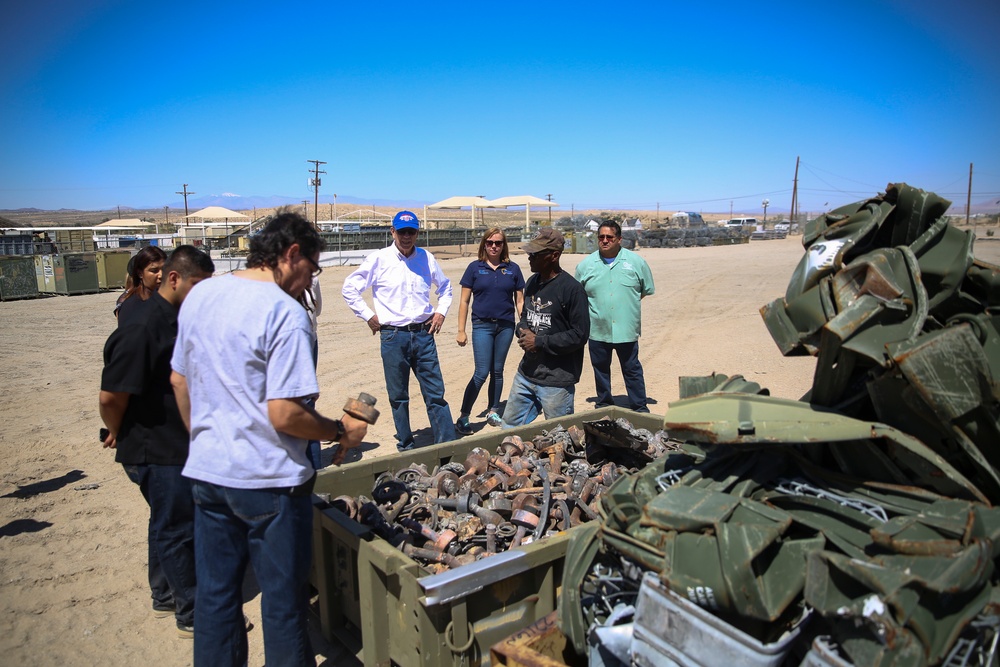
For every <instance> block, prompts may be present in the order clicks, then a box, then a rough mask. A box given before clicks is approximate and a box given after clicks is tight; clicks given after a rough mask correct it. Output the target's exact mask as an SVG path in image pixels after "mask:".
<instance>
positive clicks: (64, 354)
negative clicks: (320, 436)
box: [0, 237, 1000, 666]
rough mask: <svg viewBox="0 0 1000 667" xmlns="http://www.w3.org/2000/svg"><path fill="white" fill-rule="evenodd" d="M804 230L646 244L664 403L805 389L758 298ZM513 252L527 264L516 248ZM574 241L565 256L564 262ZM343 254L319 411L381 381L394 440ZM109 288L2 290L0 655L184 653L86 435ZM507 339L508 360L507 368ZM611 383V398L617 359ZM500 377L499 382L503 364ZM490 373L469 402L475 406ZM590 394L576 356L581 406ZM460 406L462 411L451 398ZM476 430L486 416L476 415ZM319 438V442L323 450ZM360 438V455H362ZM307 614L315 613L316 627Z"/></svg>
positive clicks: (142, 518) (327, 316)
mask: <svg viewBox="0 0 1000 667" xmlns="http://www.w3.org/2000/svg"><path fill="white" fill-rule="evenodd" d="M800 242H801V237H789V238H788V239H785V240H774V241H760V242H754V243H751V244H749V245H741V246H728V247H712V248H686V249H647V250H642V251H641V252H642V256H643V257H645V258H646V260H647V261H648V262H649V263H650V265H651V267H652V270H653V275H654V277H655V280H656V290H657V291H656V294H655V295H654V296H652V297H649V298H648V299H646V300H645V301H644V304H643V311H644V319H643V336H642V338H641V342H640V349H641V360H642V363H643V365H644V367H645V375H646V382H647V388H648V393H649V396H650V397H651V398H652V399H653V400H652V401H651V405H650V408H651V410H652V411H653V412H654V413H658V414H663V413H664V412H665V411H666V410H667V406H668V404H669V403H670V402H671V401H673V400H676V399H677V397H678V382H677V380H678V377H679V376H684V375H707V374H710V373H712V372H713V371H715V372H720V373H726V374H734V373H740V374H743V375H744V376H745V377H747V378H748V379H750V380H753V381H756V382H759V383H760V384H761V385H763V386H765V387H768V388H770V390H771V393H772V395H776V396H782V397H787V398H798V397H800V396H801V395H802V394H803V393H804V392H805V391H806V390H807V389H808V388H809V386H810V384H811V379H812V371H813V368H814V360H813V359H812V358H811V357H798V358H784V357H782V356H781V355H780V354H779V353H778V350H777V348H776V346H775V344H774V343H773V342H772V340H771V338H770V336H769V335H768V333H767V330H766V328H765V327H764V324H763V322H762V320H761V318H760V315H759V314H758V309H759V308H760V307H761V306H762V305H764V304H765V303H767V302H769V301H771V300H772V299H775V298H777V297H780V296H782V295H783V294H784V291H785V287H786V285H787V282H788V279H789V277H790V275H791V272H792V269H793V268H794V267H795V265H796V263H797V262H798V260H799V258H800V257H801V255H802V247H801V245H800ZM976 254H977V256H978V257H980V258H982V259H985V260H987V261H991V262H994V263H997V262H998V261H1000V243H997V242H995V241H992V242H980V243H977V246H976ZM438 255H439V257H440V258H441V259H442V264H443V266H444V270H445V272H446V274H447V275H448V276H449V278H451V280H452V281H454V282H455V283H456V284H457V281H458V279H459V278H460V277H461V275H462V272H463V271H464V269H465V267H466V265H467V264H468V262H469V261H470V258H469V257H467V256H461V254H460V253H458V252H457V251H455V250H454V249H453V250H452V251H451V252H448V251H441V252H438ZM515 259H516V260H517V261H518V262H519V263H520V264H521V266H522V268H523V269H524V270H525V273H526V275H527V260H526V257H525V256H524V255H523V254H518V255H517V256H516V257H515ZM580 259H582V256H581V255H568V256H565V257H564V260H563V266H564V268H565V269H567V270H569V271H572V270H573V269H574V268H575V267H576V265H577V263H578V262H579V261H580ZM350 271H351V269H350V267H330V268H327V269H326V270H325V271H324V273H323V275H322V278H321V281H322V287H323V292H324V297H325V298H324V302H325V305H324V311H323V314H322V316H321V318H320V326H319V336H320V364H319V381H320V387H321V389H322V392H323V395H322V397H321V399H320V402H319V406H318V407H319V409H320V410H321V411H325V412H327V413H329V414H335V413H338V408H339V407H340V406H342V405H343V402H344V400H345V398H346V397H348V396H356V395H357V393H358V392H359V391H366V392H368V393H370V394H373V395H374V396H376V397H377V398H378V400H379V407H380V408H382V410H383V416H382V419H381V420H380V421H379V423H378V424H377V425H376V426H374V427H372V428H371V429H370V430H369V432H368V437H367V438H366V439H365V445H364V447H363V450H362V451H359V452H358V453H357V454H358V456H363V457H365V458H368V457H374V456H384V455H389V454H395V447H394V441H393V426H392V419H391V416H390V415H389V411H388V405H387V399H386V395H385V390H384V385H383V381H382V372H381V364H380V359H379V351H378V350H379V346H378V338H377V337H373V336H372V335H371V333H370V332H369V330H368V328H367V326H366V325H365V324H364V323H363V322H361V321H360V320H358V319H356V318H355V317H354V316H353V314H352V313H351V312H350V311H349V310H348V309H347V307H346V305H344V303H343V300H342V299H341V298H340V287H341V284H342V282H343V279H344V277H345V276H347V274H348V273H349V272H350ZM116 296H117V295H116V294H114V293H104V294H98V295H86V296H73V297H63V296H59V297H51V298H44V299H37V300H28V301H15V302H8V303H0V369H2V371H0V372H2V378H3V381H2V382H0V411H2V420H0V448H2V451H3V457H4V460H5V462H6V463H5V465H4V466H3V472H2V476H0V655H2V656H3V657H2V659H0V662H2V663H4V664H9V665H51V664H63V665H98V664H100V665H135V664H148V663H156V664H159V665H165V666H173V665H188V664H190V663H191V642H190V641H189V640H184V639H180V638H178V637H176V636H175V634H174V627H173V620H172V619H169V618H168V619H159V620H157V619H154V618H153V616H152V614H151V613H150V599H149V591H148V587H147V583H146V529H145V524H146V521H147V516H148V515H147V508H146V506H145V504H144V503H143V501H142V498H141V496H140V495H139V491H138V489H137V488H136V487H135V486H134V485H132V484H131V483H130V482H129V481H128V480H127V479H126V477H125V475H124V473H123V472H122V470H121V467H120V466H119V465H117V464H115V463H114V460H113V458H114V457H113V454H112V453H111V452H110V451H108V450H104V449H102V448H101V446H100V444H99V443H98V440H97V432H98V428H99V427H100V426H101V423H100V419H99V417H98V413H97V393H98V388H99V382H100V371H101V350H102V347H103V344H104V341H105V339H106V338H107V336H108V334H109V333H110V332H111V330H112V329H113V327H114V326H115V320H114V318H113V317H112V315H111V310H112V305H113V303H114V300H115V298H116ZM457 314H458V309H457V306H456V307H455V308H453V309H452V312H451V313H450V314H449V316H448V318H447V320H446V323H445V327H444V330H443V331H442V333H441V334H440V335H439V337H438V349H439V354H440V360H441V367H442V371H443V374H444V378H445V382H446V385H447V387H448V389H447V398H448V399H449V401H450V403H451V405H452V408H453V411H456V410H457V407H458V403H460V402H461V396H462V391H463V389H464V387H465V384H466V382H467V381H468V380H469V377H470V376H471V374H472V367H473V363H472V347H471V345H470V346H468V347H465V348H460V347H458V345H457V344H456V343H455V333H456V330H457ZM519 358H520V354H519V350H518V348H517V347H516V346H515V347H513V348H512V350H511V354H510V356H509V358H508V361H507V369H506V373H507V378H508V380H509V378H510V377H512V376H513V373H514V370H515V368H516V366H517V363H518V361H519ZM613 377H614V381H615V393H616V395H618V396H619V397H620V399H624V387H623V386H622V384H621V378H620V373H619V372H618V370H617V368H616V370H615V371H614V374H613ZM508 386H509V382H508ZM411 392H412V404H411V418H412V421H413V425H414V428H415V429H416V430H417V433H418V438H419V440H418V442H421V443H427V442H429V439H430V436H429V428H428V421H427V416H426V413H425V411H424V406H423V402H422V398H421V396H420V394H419V392H418V389H417V387H416V383H415V382H414V383H411ZM485 396H486V394H485V390H484V391H483V393H482V394H481V397H480V399H479V402H478V403H477V405H476V408H477V410H479V409H481V408H485V407H486V406H485V401H486V397H485ZM592 401H593V375H592V372H591V369H590V367H589V363H588V365H587V367H586V368H585V369H584V375H583V379H582V380H581V383H580V385H579V386H578V390H577V395H576V410H577V412H580V411H583V410H587V409H589V408H590V407H591V406H592ZM456 416H457V415H456ZM473 423H474V426H475V428H476V429H477V430H479V429H481V428H490V427H488V426H484V425H483V423H482V418H481V417H480V418H478V420H477V419H476V418H475V415H474V419H473ZM327 454H328V455H329V452H327ZM358 456H356V457H355V459H356V458H358ZM245 589H246V592H247V594H248V596H249V598H250V599H249V600H248V601H247V603H246V607H245V608H246V613H247V614H248V615H249V616H250V618H251V619H252V620H253V622H254V623H255V625H256V627H255V628H254V630H253V631H251V633H250V664H251V665H261V664H263V661H264V657H263V644H262V640H263V634H262V631H261V627H260V594H259V593H258V592H257V591H256V589H255V588H254V587H253V585H252V582H251V583H249V584H248V585H247V586H246V587H245ZM315 628H318V625H317V624H315V623H314V630H315ZM313 640H314V648H315V650H316V657H317V662H318V663H320V664H325V665H345V664H353V656H352V655H351V654H349V653H347V652H346V651H345V650H344V649H343V648H342V647H340V646H338V645H330V644H328V643H326V642H324V641H323V640H322V638H321V636H320V634H319V632H318V630H315V631H314V632H313Z"/></svg>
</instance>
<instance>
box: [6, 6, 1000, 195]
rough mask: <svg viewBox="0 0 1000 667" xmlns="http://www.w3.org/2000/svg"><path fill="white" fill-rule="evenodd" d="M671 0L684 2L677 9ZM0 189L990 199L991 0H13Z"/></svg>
mask: <svg viewBox="0 0 1000 667" xmlns="http://www.w3.org/2000/svg"><path fill="white" fill-rule="evenodd" d="M681 5H683V7H681ZM3 18H4V20H3V21H2V22H0V63H3V65H2V66H0V90H3V103H2V104H0V127H2V128H3V131H2V132H0V209H4V208H21V207H36V208H45V209H55V208H81V209H107V208H112V207H114V206H116V205H122V206H133V207H147V206H148V207H158V206H163V205H168V204H169V205H174V203H175V202H177V201H178V200H179V197H177V195H175V194H174V192H175V191H177V190H180V189H181V185H182V184H183V183H187V184H189V190H192V191H195V192H197V193H198V194H199V195H207V194H222V193H226V192H229V193H236V194H239V195H243V196H251V195H260V196H266V195H286V196H290V197H301V198H302V199H309V198H311V196H312V191H311V189H310V188H309V187H308V186H307V179H308V176H309V175H308V173H307V172H308V169H309V167H310V165H309V164H307V162H306V161H307V160H310V159H318V160H324V161H326V162H327V164H326V165H324V166H323V169H324V170H325V171H326V172H327V173H326V175H325V176H324V180H323V187H322V188H321V191H320V192H321V194H323V195H331V194H332V193H334V192H336V193H338V196H341V197H357V198H362V199H395V200H411V201H422V202H428V203H430V202H433V201H436V200H439V199H443V198H445V197H449V196H452V195H485V196H486V197H491V198H493V197H500V196H505V195H515V194H533V195H536V196H543V197H544V196H545V195H546V194H549V193H551V194H552V195H553V199H554V200H555V201H557V202H559V203H560V204H561V205H562V207H563V209H565V210H569V208H570V206H573V207H575V208H577V209H583V208H605V209H609V208H650V209H652V208H655V207H656V205H657V202H659V204H660V207H661V209H663V210H697V211H705V212H710V211H720V212H721V211H726V212H728V210H729V207H730V201H732V202H733V208H734V211H738V212H743V213H748V214H755V213H759V212H760V205H761V200H762V199H763V198H765V197H766V198H768V199H770V201H771V206H772V207H774V209H773V210H781V209H787V208H788V206H789V204H790V201H791V187H792V179H793V175H794V168H795V160H796V156H801V160H802V166H801V167H800V171H799V188H800V202H801V204H800V207H801V209H802V210H803V211H806V210H816V209H821V208H822V207H823V206H824V204H828V205H829V206H830V207H833V206H836V205H840V204H843V203H847V202H851V201H855V200H858V199H861V198H863V197H866V196H869V195H871V194H874V193H875V192H878V191H880V190H881V189H883V188H884V186H885V185H886V183H888V182H895V181H905V182H908V183H910V184H911V185H914V186H917V187H921V188H924V189H927V190H933V191H935V192H938V193H939V194H942V195H944V196H946V197H948V198H950V199H952V200H954V201H955V202H956V203H959V204H962V205H964V203H965V192H966V189H967V186H968V178H969V164H970V163H973V164H974V165H975V167H974V174H973V197H972V200H973V203H974V204H975V203H977V202H985V201H991V200H1000V123H998V122H997V120H996V119H997V118H998V117H1000V46H998V41H997V35H1000V2H997V1H996V0H980V1H977V2H965V1H963V0H956V1H955V2H952V3H948V5H947V6H945V4H944V3H935V2H930V1H929V0H912V1H907V2H904V1H902V0H900V1H896V0H865V1H861V0H858V1H854V0H850V1H847V2H837V3H810V2H781V1H779V2H772V3H759V4H758V3H749V2H738V3H737V2H733V3H730V2H727V1H719V2H711V3H692V2H686V3H676V2H649V3H633V2H619V3H611V2H601V3H591V2H572V3H562V2H553V3H545V2H530V3H524V2H507V3H496V4H494V3H447V2H439V3H414V2H408V3H396V2H379V3H359V2H351V3H345V2H317V3H310V2H295V1H291V2H284V3H274V2H267V3H263V2H254V1H249V2H241V3H235V2H234V3H222V2H212V1H211V0H207V1H204V2H187V1H184V0H181V1H175V2H169V3H160V2H124V1H116V0H88V1H87V2H83V3H81V2H68V1H63V0H60V1H55V2H53V1H46V0H39V1H38V2H33V3H26V2H18V3H14V2H8V3H4V9H3Z"/></svg>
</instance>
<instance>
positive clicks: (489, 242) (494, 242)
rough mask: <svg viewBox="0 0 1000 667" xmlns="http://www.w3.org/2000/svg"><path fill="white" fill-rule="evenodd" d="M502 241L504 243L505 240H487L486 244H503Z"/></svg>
mask: <svg viewBox="0 0 1000 667" xmlns="http://www.w3.org/2000/svg"><path fill="white" fill-rule="evenodd" d="M504 243H506V241H487V242H486V245H495V246H499V245H503V244H504Z"/></svg>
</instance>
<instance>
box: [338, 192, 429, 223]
mask: <svg viewBox="0 0 1000 667" xmlns="http://www.w3.org/2000/svg"><path fill="white" fill-rule="evenodd" d="M333 219H334V220H336V219H337V193H336V192H334V193H333ZM424 222H426V220H425V221H424Z"/></svg>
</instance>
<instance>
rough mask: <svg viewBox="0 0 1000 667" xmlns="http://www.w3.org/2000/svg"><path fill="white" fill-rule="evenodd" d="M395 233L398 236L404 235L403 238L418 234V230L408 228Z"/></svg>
mask: <svg viewBox="0 0 1000 667" xmlns="http://www.w3.org/2000/svg"><path fill="white" fill-rule="evenodd" d="M395 231H396V233H397V234H402V235H403V236H413V235H414V234H416V233H417V230H415V229H413V228H412V227H407V228H406V229H397V230H395Z"/></svg>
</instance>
